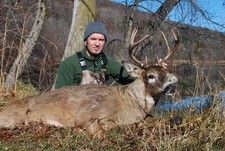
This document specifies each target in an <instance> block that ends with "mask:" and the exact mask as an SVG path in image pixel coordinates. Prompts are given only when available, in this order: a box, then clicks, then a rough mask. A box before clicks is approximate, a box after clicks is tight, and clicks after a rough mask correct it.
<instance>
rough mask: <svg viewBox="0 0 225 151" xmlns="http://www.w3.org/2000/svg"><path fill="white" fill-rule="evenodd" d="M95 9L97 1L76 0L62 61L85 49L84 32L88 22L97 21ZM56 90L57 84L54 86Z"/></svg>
mask: <svg viewBox="0 0 225 151" xmlns="http://www.w3.org/2000/svg"><path fill="white" fill-rule="evenodd" d="M95 7H96V1H95V0H74V5H73V15H72V23H71V27H70V33H69V37H68V40H67V44H66V48H65V51H64V55H63V58H62V60H64V59H65V58H67V57H69V56H71V55H72V54H74V53H76V52H78V51H80V50H81V49H82V48H83V42H84V40H83V37H84V36H83V35H84V30H85V27H86V25H87V23H88V22H90V21H93V20H95ZM55 81H56V79H55ZM54 89H55V82H54V83H53V86H52V90H54Z"/></svg>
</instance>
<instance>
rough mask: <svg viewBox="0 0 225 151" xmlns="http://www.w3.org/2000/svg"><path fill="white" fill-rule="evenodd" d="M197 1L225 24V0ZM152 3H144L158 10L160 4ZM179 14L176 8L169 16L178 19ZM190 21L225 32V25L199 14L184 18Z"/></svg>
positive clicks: (187, 22)
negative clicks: (207, 19) (205, 18)
mask: <svg viewBox="0 0 225 151" xmlns="http://www.w3.org/2000/svg"><path fill="white" fill-rule="evenodd" d="M112 1H114V2H118V3H122V2H123V4H124V1H125V0H112ZM130 1H131V0H130ZM145 1H146V0H145ZM181 1H182V0H181ZM195 2H196V3H197V4H198V5H199V6H201V8H203V9H204V10H207V11H208V12H209V13H210V14H211V15H210V16H211V17H212V20H213V21H214V22H218V23H220V24H222V25H224V26H225V6H224V5H223V3H225V0H195ZM152 4H153V3H150V2H145V3H142V5H145V6H148V7H149V8H151V10H153V11H154V10H156V9H157V7H159V6H155V5H152ZM154 4H155V3H154ZM185 7H186V8H187V9H188V5H186V6H184V7H183V8H182V9H184V8H185ZM179 15H180V14H177V13H176V11H175V9H174V10H172V11H171V13H170V15H169V16H170V19H171V20H175V21H176V20H177V18H180V17H181V16H179ZM190 22H191V23H192V25H194V26H201V27H206V28H210V29H214V30H218V31H222V32H225V27H223V28H220V27H218V26H216V25H214V24H212V23H209V22H207V21H205V20H203V19H202V18H199V17H198V16H195V17H193V18H192V17H189V18H187V19H186V20H184V22H183V23H185V24H190Z"/></svg>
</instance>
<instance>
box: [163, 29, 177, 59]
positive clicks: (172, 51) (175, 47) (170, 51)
mask: <svg viewBox="0 0 225 151" xmlns="http://www.w3.org/2000/svg"><path fill="white" fill-rule="evenodd" d="M160 32H161V34H162V36H163V38H164V40H165V43H166V47H167V50H168V52H167V55H166V56H165V57H164V58H163V59H162V60H163V61H166V60H167V59H168V58H169V57H170V56H172V55H173V54H174V52H175V51H176V50H177V49H178V46H179V44H180V39H179V33H178V31H177V30H176V29H172V33H173V37H174V39H175V45H174V47H173V48H172V49H171V48H170V46H169V44H168V41H167V38H166V36H165V34H164V32H162V31H160Z"/></svg>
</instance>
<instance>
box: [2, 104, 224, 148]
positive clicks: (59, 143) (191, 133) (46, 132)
mask: <svg viewBox="0 0 225 151" xmlns="http://www.w3.org/2000/svg"><path fill="white" fill-rule="evenodd" d="M218 101H219V100H218ZM177 120H179V121H180V122H176V121H177ZM224 120H225V119H224V118H222V116H221V114H220V112H219V110H218V107H217V106H212V107H210V108H208V109H207V110H205V111H204V112H203V113H199V112H193V113H191V112H189V111H188V110H187V111H173V112H168V113H167V114H163V115H160V114H158V115H157V116H155V117H148V118H147V119H146V120H145V122H143V123H141V124H134V125H128V126H120V127H118V128H115V129H112V130H111V131H109V132H107V133H106V135H105V137H104V138H102V139H94V138H91V137H89V136H86V135H85V134H84V133H83V132H82V131H75V130H73V128H59V127H54V126H48V125H44V124H42V123H31V124H30V125H28V126H24V125H21V126H19V127H17V128H14V129H0V150H82V151H84V150H85V151H89V150H129V151H130V150H131V151H133V150H135V151H136V150H143V151H145V150H146V151H147V150H157V151H164V150H169V151H184V150H189V151H192V150H193V151H195V150H198V151H205V150H209V151H220V150H221V151H222V150H224V149H225V137H224V136H225V121H224Z"/></svg>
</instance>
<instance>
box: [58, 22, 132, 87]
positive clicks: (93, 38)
mask: <svg viewBox="0 0 225 151" xmlns="http://www.w3.org/2000/svg"><path fill="white" fill-rule="evenodd" d="M107 38H108V32H107V30H106V28H105V26H104V25H103V24H102V23H101V22H90V23H88V25H87V26H86V29H85V32H84V44H85V46H84V48H83V49H82V50H81V52H79V53H76V54H74V55H72V56H70V57H68V58H66V59H65V60H64V61H63V62H62V63H61V64H60V66H59V70H58V76H57V79H56V85H55V88H56V89H57V88H61V87H63V86H72V85H80V84H83V83H85V84H88V82H83V81H85V77H86V74H87V73H88V74H89V73H90V74H89V75H93V74H92V73H99V74H98V75H102V74H103V75H102V76H101V77H100V79H101V78H102V79H103V82H104V81H107V80H108V79H109V78H110V77H111V78H113V79H115V80H116V81H117V82H118V83H120V84H128V83H131V82H133V81H134V78H133V77H130V76H129V74H128V73H127V72H126V71H125V69H124V68H123V66H122V65H121V64H120V63H119V62H118V61H116V60H115V59H114V58H112V57H110V56H107V55H106V54H104V53H103V52H102V51H103V48H104V45H105V43H106V41H107ZM85 71H88V72H85ZM89 71H91V72H89ZM93 77H95V78H96V79H97V80H98V79H99V78H97V77H96V75H93ZM99 83H102V81H100V82H99Z"/></svg>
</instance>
